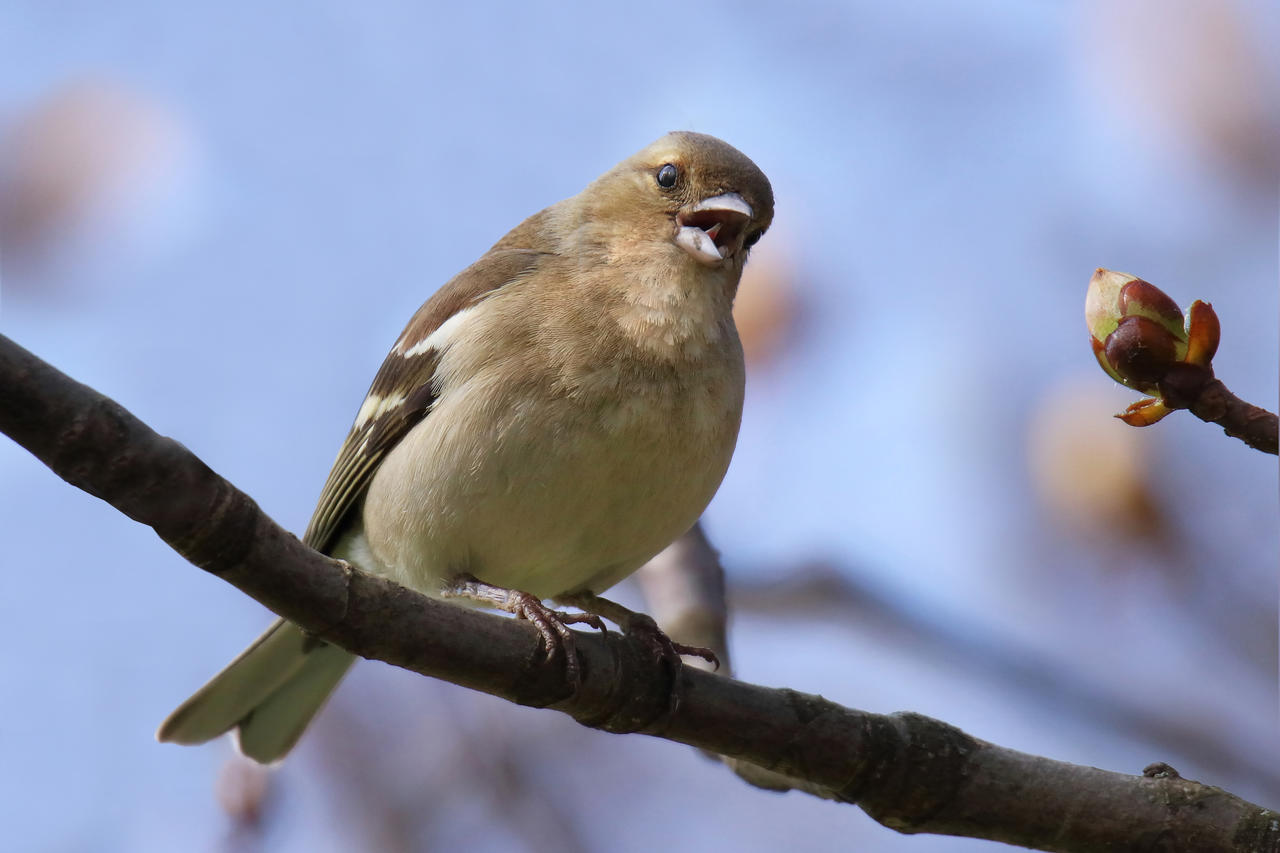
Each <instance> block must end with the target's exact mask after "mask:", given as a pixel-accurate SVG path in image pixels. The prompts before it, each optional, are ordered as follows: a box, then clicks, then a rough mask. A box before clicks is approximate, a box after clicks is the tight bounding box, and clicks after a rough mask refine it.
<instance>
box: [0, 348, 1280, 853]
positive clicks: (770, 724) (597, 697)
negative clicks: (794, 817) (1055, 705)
mask: <svg viewBox="0 0 1280 853" xmlns="http://www.w3.org/2000/svg"><path fill="white" fill-rule="evenodd" d="M0 431H3V432H5V433H6V434H8V435H9V436H11V437H12V438H13V439H14V440H16V441H17V442H18V443H19V444H21V445H22V446H24V447H26V448H27V449H28V450H29V451H31V452H32V453H33V454H35V456H36V457H38V458H39V459H40V460H41V461H43V462H44V463H45V464H46V465H48V466H49V467H50V468H52V469H53V470H54V472H55V473H57V474H58V475H59V476H60V477H62V478H63V479H65V480H67V481H68V482H69V483H72V484H73V485H76V486H78V487H80V488H82V489H84V490H85V491H87V492H89V493H90V494H93V495H96V496H98V497H100V498H102V499H103V500H106V501H107V502H109V503H111V504H112V505H113V506H115V507H116V508H117V509H119V510H120V511H121V512H124V513H125V514H126V515H128V516H129V517H130V518H133V519H135V520H136V521H140V522H142V523H144V524H148V525H150V526H151V527H153V528H154V529H155V530H156V532H157V533H158V534H160V536H161V537H162V538H163V539H164V540H165V541H166V542H167V543H169V545H170V546H172V547H173V548H174V549H175V550H176V551H178V552H179V553H180V554H182V555H183V556H184V557H185V558H187V559H188V560H190V561H191V562H193V563H195V564H196V565H198V566H200V567H201V568H204V569H206V570H207V571H209V572H212V573H213V574H215V575H217V576H219V577H221V578H223V579H224V580H226V581H228V582H229V583H232V584H234V585H235V586H237V587H238V588H240V589H241V590H243V591H244V592H246V593H248V594H249V595H251V596H252V597H254V598H255V599H257V600H258V601H260V602H262V603H263V604H265V605H266V606H268V607H270V608H271V609H272V610H274V611H275V612H277V613H279V614H280V615H282V616H285V617H286V618H288V619H291V620H293V621H295V622H297V623H298V624H299V625H301V626H303V627H304V628H306V629H307V630H309V631H311V632H313V633H315V634H316V635H317V636H320V637H322V638H323V639H325V640H327V641H330V642H333V643H336V644H337V645H339V646H342V647H343V648H346V649H349V650H350V651H352V652H355V653H357V654H361V655H363V656H365V657H369V658H376V659H378V660H383V661H386V662H388V663H392V664H395V665H398V666H402V667H405V668H407V669H411V670H414V671H415V672H419V673H422V674H424V675H430V676H433V677H436V678H442V679H445V680H447V681H452V682H454V683H457V684H461V685H464V686H467V687H471V688H474V689H477V690H482V691H485V692H487V693H491V694H493V695H496V696H501V697H503V698H505V699H508V700H510V701H512V702H518V703H520V704H523V705H532V706H539V707H554V708H556V709H557V710H560V711H563V712H564V713H567V714H570V715H571V716H573V717H574V718H575V719H576V720H578V721H579V722H581V723H583V724H584V725H587V726H591V727H594V728H599V729H603V730H606V731H611V732H643V733H645V734H650V735H654V736H657V737H663V738H666V739H668V740H673V741H678V742H681V743H686V744H690V745H692V746H696V747H699V748H702V749H706V750H710V751H712V752H716V753H719V754H721V755H725V756H728V757H730V758H733V759H737V760H740V761H746V762H749V763H751V764H754V765H756V766H758V767H761V768H765V769H767V770H770V771H774V772H776V773H779V774H782V775H783V776H785V777H789V778H794V779H797V780H802V781H803V782H804V783H805V785H804V788H805V789H806V790H810V791H812V792H816V793H820V794H821V795H823V796H828V797H830V798H832V799H838V800H842V801H845V802H849V803H856V804H858V805H860V806H861V807H862V808H863V809H865V810H866V811H867V812H868V813H869V814H870V815H871V816H872V817H874V818H875V819H876V820H878V821H880V822H881V823H883V824H885V825H886V826H890V827H892V828H894V829H898V830H900V831H903V832H934V833H944V834H953V835H967V836H973V837H978V838H989V839H993V840H998V841H1005V842H1009V843H1013V844H1021V845H1024V846H1029V847H1035V848H1038V849H1043V850H1061V851H1103V850H1157V849H1179V850H1197V851H1205V853H1210V851H1278V853H1280V829H1278V828H1277V827H1280V813H1276V812H1272V811H1269V810H1267V809H1262V808H1259V807H1258V806H1255V805H1252V804H1250V803H1247V802H1245V801H1243V800H1241V799H1240V798H1238V797H1236V796H1234V795H1232V794H1229V793H1227V792H1225V791H1222V790H1220V789H1217V788H1212V787H1209V786H1206V785H1202V784H1199V783H1197V782H1191V781H1188V780H1183V779H1179V778H1177V777H1176V774H1168V773H1164V774H1155V775H1154V776H1152V777H1150V778H1148V777H1136V776H1126V775H1123V774H1119V773H1111V772H1107V771H1104V770H1097V769H1094V768H1089V767H1079V766H1075V765H1071V764H1066V763H1063V762H1056V761H1051V760H1049V759H1046V758H1039V757H1036V756H1032V755H1027V754H1024V753H1020V752H1015V751H1013V750H1009V749H1004V748H1002V747H999V746H995V745H993V744H990V743H986V742H984V741H980V740H978V739H976V738H973V737H970V736H969V735H967V734H965V733H964V732H961V731H960V730H958V729H956V728H954V727H952V726H949V725H947V724H946V723H942V722H939V721H937V720H931V719H928V718H926V717H922V716H919V715H916V714H895V715H892V716H884V715H879V714H869V713H865V712H862V711H856V710H852V709H848V708H843V707H841V706H839V705H836V704H835V703H832V702H829V701H827V700H825V699H823V698H821V697H818V696H809V695H805V694H801V693H797V692H795V691H791V690H784V689H771V688H765V687H758V686H756V685H752V684H746V683H743V682H739V681H735V680H733V679H729V678H724V677H721V676H717V675H713V674H710V673H706V672H702V671H699V670H696V669H694V668H692V667H685V668H683V669H682V670H681V672H680V673H679V675H678V677H677V678H676V680H675V683H674V684H672V683H671V678H670V676H669V675H668V674H666V671H665V670H664V669H663V668H662V667H658V666H654V665H653V664H652V662H651V661H648V660H646V659H645V658H644V656H643V653H642V652H640V651H639V650H638V649H636V648H635V647H633V646H632V645H631V644H630V643H628V642H626V641H625V640H624V639H622V638H620V637H619V636H618V635H616V634H610V635H608V636H606V637H601V636H599V635H588V634H580V635H579V639H578V643H577V646H578V651H579V654H580V656H581V658H582V685H581V688H580V689H579V691H578V693H577V694H576V695H570V692H569V689H568V687H567V685H566V684H565V681H564V678H563V670H562V669H561V668H560V667H556V666H544V665H541V664H540V663H539V658H540V654H541V650H540V644H539V640H538V637H537V634H536V632H535V631H534V630H533V628H532V627H530V626H529V625H527V624H523V623H519V622H516V621H514V620H510V619H503V618H500V617H497V616H493V615H489V614H485V613H478V612H475V611H470V610H464V609H462V608H457V607H453V606H450V605H447V604H444V603H442V602H438V601H434V600H432V599H429V598H427V597H425V596H422V595H419V594H418V593H415V592H412V591H411V590H407V589H405V588H403V587H399V586H397V585H395V584H393V583H391V582H389V581H386V580H382V579H379V578H375V577H372V576H370V575H366V574H364V573H362V572H359V571H356V570H354V569H352V568H351V567H349V566H347V565H345V564H343V563H341V562H338V561H335V560H331V559H328V558H327V557H324V556H323V555H320V554H318V553H316V552H314V551H312V550H310V549H308V548H306V547H304V546H303V545H302V544H301V543H300V542H299V541H298V540H297V539H296V538H294V537H293V536H292V535H290V534H289V533H287V532H286V531H284V530H283V529H281V528H280V527H279V526H278V525H276V524H275V523H274V522H273V521H271V519H269V518H268V517H267V516H266V515H265V514H263V513H262V512H261V511H260V510H259V509H258V507H257V505H256V504H254V502H253V501H252V500H251V499H250V498H249V497H248V496H246V495H245V494H243V493H242V492H240V491H239V490H237V489H236V488H235V487H234V486H232V485H231V484H230V483H228V482H227V481H225V480H223V479H222V478H221V477H219V476H218V475H217V474H215V473H214V472H213V471H212V470H210V469H209V468H208V466H206V465H205V464H204V463H203V462H201V461H200V460H199V459H197V458H196V457H195V456H194V455H192V454H191V453H190V452H189V451H187V450H186V449H185V448H183V447H182V445H180V444H178V443H177V442H175V441H173V440H172V439H168V438H165V437H163V436H159V435H157V434H155V433H154V432H152V431H151V430H150V429H149V428H148V427H147V426H146V425H145V424H143V423H142V422H140V421H139V420H137V419H136V418H134V417H133V416H132V415H130V414H129V413H128V412H127V411H125V410H124V409H123V408H122V407H121V406H119V405H118V404H116V403H114V402H113V401H111V400H108V399H107V398H105V397H103V396H101V395H100V394H98V393H97V392H95V391H93V390H92V389H90V388H87V387H85V386H83V385H80V384H78V383H76V382H74V381H72V380H71V379H69V378H67V377H66V376H64V375H63V374H61V373H59V372H58V371H57V370H55V369H54V368H52V367H50V366H49V365H47V364H45V363H44V362H42V361H40V360H39V359H38V358H36V357H35V356H33V355H31V354H30V353H28V352H27V351H25V350H23V349H22V348H21V347H19V346H17V345H16V344H14V343H13V342H12V341H10V340H8V339H7V338H4V337H2V336H0ZM672 690H674V691H675V693H676V696H677V698H678V701H677V702H675V703H672V702H671V701H670V692H671V691H672ZM673 705H674V710H672V708H673Z"/></svg>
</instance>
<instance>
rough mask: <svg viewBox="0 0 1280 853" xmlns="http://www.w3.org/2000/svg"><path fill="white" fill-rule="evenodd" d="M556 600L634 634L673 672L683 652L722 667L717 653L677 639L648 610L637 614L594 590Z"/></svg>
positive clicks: (625, 632)
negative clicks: (662, 627)
mask: <svg viewBox="0 0 1280 853" xmlns="http://www.w3.org/2000/svg"><path fill="white" fill-rule="evenodd" d="M555 602H556V603H557V604H565V605H568V606H570V607H576V608H578V609H579V610H582V611H584V612H586V613H593V614H595V615H596V616H603V617H604V618H605V619H608V620H609V621H610V622H612V623H614V624H615V625H617V626H618V627H619V628H621V629H622V632H623V633H624V634H627V635H628V636H631V637H635V638H636V639H638V640H639V641H640V642H642V643H644V645H645V646H646V647H648V648H649V649H650V650H651V651H652V652H653V655H654V657H656V658H658V659H659V660H664V661H666V662H667V663H668V664H669V665H670V666H671V668H672V671H673V672H677V671H679V669H680V667H681V665H682V664H681V661H680V656H681V655H689V656H691V657H698V658H702V659H703V660H705V661H707V662H708V663H710V664H713V665H714V666H715V668H716V669H719V668H720V659H719V658H718V657H716V653H715V652H713V651H711V649H707V648H703V647H702V646H686V645H685V644H684V643H677V642H675V641H674V640H672V639H671V638H670V637H668V636H667V635H666V633H665V632H663V630H662V629H661V628H659V627H658V623H657V622H655V621H653V617H652V616H650V615H648V614H647V613H637V612H636V611H634V610H631V609H630V608H627V607H623V606H622V605H621V604H618V603H617V602H616V601H610V600H609V599H607V598H601V597H600V596H598V595H596V594H595V593H593V592H575V593H571V594H569V595H561V596H558V597H556V599H555Z"/></svg>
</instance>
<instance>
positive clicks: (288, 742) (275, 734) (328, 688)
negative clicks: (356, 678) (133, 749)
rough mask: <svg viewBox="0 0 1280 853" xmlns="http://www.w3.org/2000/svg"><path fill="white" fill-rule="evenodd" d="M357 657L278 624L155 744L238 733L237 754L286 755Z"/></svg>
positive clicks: (181, 709)
mask: <svg viewBox="0 0 1280 853" xmlns="http://www.w3.org/2000/svg"><path fill="white" fill-rule="evenodd" d="M354 662H355V655H352V654H351V653H350V652H346V651H343V650H342V649H340V648H338V647H337V646H332V645H329V644H328V643H323V642H320V641H318V640H315V639H314V638H311V637H308V636H307V635H306V634H304V633H303V631H302V629H301V628H299V627H298V626H297V625H294V624H293V623H292V622H286V621H285V620H283V619H281V620H279V621H278V622H276V623H275V624H274V625H272V626H271V627H270V628H268V629H267V631H266V633H265V634H263V635H262V636H261V637H259V638H258V639H257V640H256V641H255V642H254V643H253V645H251V646H249V648H247V649H245V650H244V651H243V652H241V653H240V656H239V657H238V658H236V659H235V660H233V661H232V662H231V663H230V664H228V665H227V668H226V669H224V670H222V672H220V673H218V674H217V675H215V676H214V677H213V678H212V679H211V680H210V681H209V683H208V684H206V685H205V686H204V687H201V688H200V689H199V690H197V691H196V692H195V694H193V695H192V696H191V698H190V699H188V700H187V701H185V702H183V703H182V704H181V705H180V706H178V709H177V710H175V711H174V712H173V713H172V714H170V715H169V718H168V719H167V720H165V721H164V722H163V723H161V724H160V730H159V731H157V732H156V739H157V740H160V741H171V742H173V743H182V744H197V743H204V742H205V741H207V740H212V739H213V738H216V737H218V736H219V735H221V734H224V733H226V732H228V731H230V730H231V729H233V728H234V729H237V732H236V740H237V742H238V744H239V747H240V751H241V752H243V753H244V754H245V755H247V756H248V757H249V758H252V759H253V760H255V761H260V762H262V763H263V764H267V763H270V762H272V761H277V760H279V759H281V758H283V757H284V755H285V753H287V752H288V751H289V750H290V749H292V748H293V745H294V744H295V743H297V742H298V738H300V737H301V736H302V732H303V731H304V730H305V729H306V727H307V724H308V723H310V722H311V718H312V717H314V716H315V715H316V712H317V711H319V710H320V708H321V706H322V705H324V702H325V700H326V699H328V698H329V694H330V693H332V692H333V690H334V688H335V687H337V686H338V682H339V681H341V680H342V676H344V675H346V672H347V670H348V669H350V667H351V664H352V663H354Z"/></svg>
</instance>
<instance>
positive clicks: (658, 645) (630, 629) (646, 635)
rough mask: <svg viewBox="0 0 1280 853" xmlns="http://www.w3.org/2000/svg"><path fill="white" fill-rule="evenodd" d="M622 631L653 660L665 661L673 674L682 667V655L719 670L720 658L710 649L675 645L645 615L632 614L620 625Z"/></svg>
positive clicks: (650, 617) (675, 643) (656, 624)
mask: <svg viewBox="0 0 1280 853" xmlns="http://www.w3.org/2000/svg"><path fill="white" fill-rule="evenodd" d="M622 630H623V631H624V632H625V633H626V634H627V635H628V636H631V637H635V638H636V639H637V640H639V641H640V643H641V644H643V645H644V646H645V648H647V649H649V651H650V653H651V654H652V655H653V656H654V658H656V659H658V660H661V661H665V662H666V663H667V665H668V666H669V667H671V671H672V672H673V673H675V672H679V671H680V667H682V666H684V662H683V661H681V660H680V658H681V656H682V655H688V656H689V657H697V658H702V659H703V660H705V661H706V662H707V663H709V664H711V665H712V666H713V667H715V668H716V669H719V668H720V658H718V657H716V653H715V652H713V651H712V650H711V649H708V648H705V647H703V646H688V645H685V644H684V643H677V642H676V641H674V640H672V639H671V638H670V637H668V636H667V634H666V632H664V631H663V630H662V629H661V628H659V627H658V623H657V622H655V621H653V617H652V616H649V615H648V614H646V613H632V614H631V615H630V616H629V617H628V618H627V620H626V622H625V623H624V624H623V625H622Z"/></svg>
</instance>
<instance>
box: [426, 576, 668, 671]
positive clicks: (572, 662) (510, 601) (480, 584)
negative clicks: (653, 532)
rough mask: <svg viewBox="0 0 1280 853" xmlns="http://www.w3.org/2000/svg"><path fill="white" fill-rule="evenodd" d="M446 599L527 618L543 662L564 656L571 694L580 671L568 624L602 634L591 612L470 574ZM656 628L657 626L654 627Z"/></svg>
mask: <svg viewBox="0 0 1280 853" xmlns="http://www.w3.org/2000/svg"><path fill="white" fill-rule="evenodd" d="M442 594H443V596H444V597H445V598H470V599H472V600H475V601H479V602H481V603H483V604H488V605H490V606H491V607H494V608H496V609H498V610H505V611H506V612H507V613H512V614H514V615H515V617H516V618H517V619H526V620H528V621H529V622H530V623H532V625H533V627H535V628H537V629H538V634H540V635H541V637H542V648H543V650H544V651H545V652H546V659H547V660H548V661H550V660H551V659H552V658H554V657H555V654H556V651H557V650H559V651H561V652H563V653H564V670H565V672H564V674H565V680H566V681H568V682H569V684H570V686H571V687H573V689H574V691H577V689H578V685H579V684H580V683H581V682H582V672H581V670H580V668H579V666H578V653H577V647H576V645H575V644H574V640H573V631H571V630H569V627H568V626H570V625H590V626H591V627H592V628H595V629H596V630H598V631H604V630H605V627H604V622H602V621H601V620H600V617H599V616H597V615H595V614H594V613H565V612H564V611H562V610H553V609H552V608H550V607H548V606H547V605H545V604H543V603H542V600H541V599H539V598H538V597H537V596H536V595H533V594H532V593H528V592H521V591H520V590H518V589H506V588H505V587H500V586H494V585H493V584H487V583H485V582H484V581H482V580H479V579H477V578H476V577H474V576H472V575H459V576H458V577H456V578H454V579H453V582H452V583H451V584H450V585H449V586H448V587H446V588H445V589H444V590H443V592H442ZM655 627H656V626H655Z"/></svg>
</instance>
